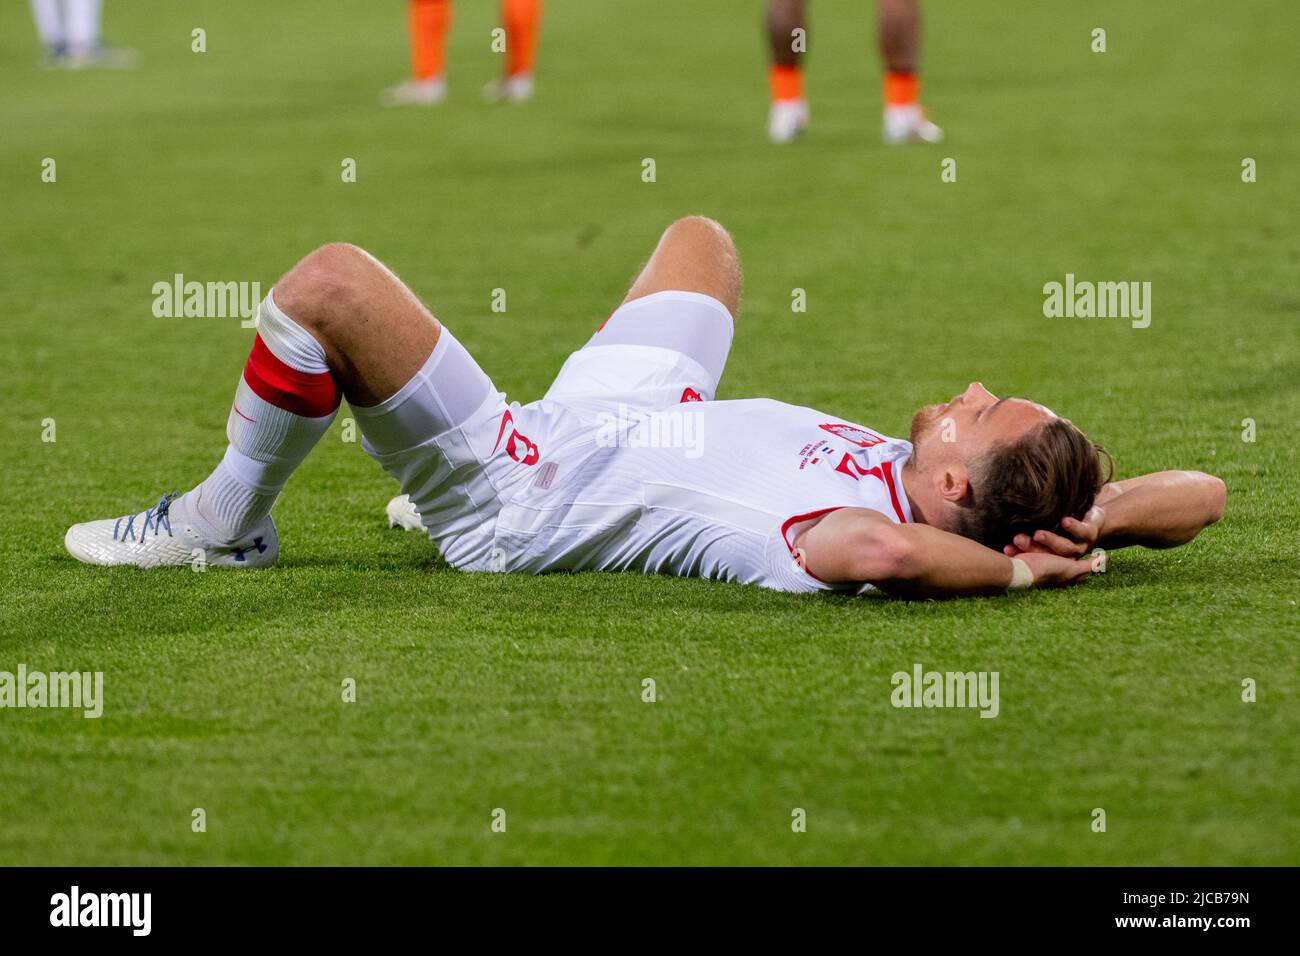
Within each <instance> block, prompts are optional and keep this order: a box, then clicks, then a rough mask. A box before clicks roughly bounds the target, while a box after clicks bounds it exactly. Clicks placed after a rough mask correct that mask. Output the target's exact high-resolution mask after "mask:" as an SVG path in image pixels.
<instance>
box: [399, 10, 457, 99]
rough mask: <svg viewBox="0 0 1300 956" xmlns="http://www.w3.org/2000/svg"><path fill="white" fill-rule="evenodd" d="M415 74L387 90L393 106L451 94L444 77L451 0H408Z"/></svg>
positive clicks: (442, 97) (441, 97)
mask: <svg viewBox="0 0 1300 956" xmlns="http://www.w3.org/2000/svg"><path fill="white" fill-rule="evenodd" d="M406 18H407V26H408V29H409V31H410V38H411V78H410V79H409V80H407V81H406V82H405V83H399V84H398V85H397V86H394V87H391V88H390V89H387V90H385V91H384V102H385V103H387V104H388V105H389V106H408V105H426V106H427V105H431V104H434V103H439V102H441V101H442V100H443V99H444V98H445V97H446V95H447V80H446V78H445V77H444V75H443V74H444V72H445V63H446V49H447V32H448V31H449V30H450V29H451V0H407V5H406Z"/></svg>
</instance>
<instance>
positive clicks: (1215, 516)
mask: <svg viewBox="0 0 1300 956" xmlns="http://www.w3.org/2000/svg"><path fill="white" fill-rule="evenodd" d="M1200 479H1201V485H1202V487H1203V488H1204V494H1205V523H1206V524H1207V525H1211V524H1214V522H1216V521H1218V520H1219V519H1220V518H1222V517H1223V507H1224V505H1225V504H1227V502H1228V486H1227V485H1226V484H1225V483H1224V481H1223V479H1222V478H1218V477H1216V476H1214V475H1205V474H1202V475H1201V476H1200Z"/></svg>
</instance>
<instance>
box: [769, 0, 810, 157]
mask: <svg viewBox="0 0 1300 956" xmlns="http://www.w3.org/2000/svg"><path fill="white" fill-rule="evenodd" d="M800 29H802V30H803V31H805V32H804V34H803V39H802V41H799V40H798V38H797V36H796V33H795V31H796V30H800ZM807 29H808V16H807V11H806V7H805V3H804V0H767V40H768V46H769V48H770V49H771V51H772V65H771V67H770V68H769V69H768V84H769V86H770V87H771V92H772V110H771V113H770V114H769V116H768V124H767V133H768V136H769V138H771V140H772V142H774V143H787V142H789V141H790V140H792V139H794V138H795V137H796V136H798V135H799V134H800V133H801V132H803V130H804V129H805V128H806V127H807V125H808V103H807V101H806V100H805V99H804V96H803V61H804V57H805V56H806V53H805V50H806V49H807V46H806V43H807Z"/></svg>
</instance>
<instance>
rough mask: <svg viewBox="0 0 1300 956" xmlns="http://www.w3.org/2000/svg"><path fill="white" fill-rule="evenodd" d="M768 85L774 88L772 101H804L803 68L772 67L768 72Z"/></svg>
mask: <svg viewBox="0 0 1300 956" xmlns="http://www.w3.org/2000/svg"><path fill="white" fill-rule="evenodd" d="M767 81H768V85H770V86H771V87H772V100H773V101H774V102H780V101H781V100H801V99H803V68H802V67H798V66H776V65H775V64H774V65H773V66H772V68H771V69H770V70H768V72H767Z"/></svg>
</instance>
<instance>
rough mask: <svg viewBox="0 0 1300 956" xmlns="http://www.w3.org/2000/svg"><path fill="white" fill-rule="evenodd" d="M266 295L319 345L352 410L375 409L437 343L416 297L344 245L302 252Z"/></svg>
mask: <svg viewBox="0 0 1300 956" xmlns="http://www.w3.org/2000/svg"><path fill="white" fill-rule="evenodd" d="M272 294H273V296H274V297H275V303H276V305H278V306H279V307H280V308H281V309H282V310H283V311H284V312H285V313H286V314H287V315H288V316H289V317H290V318H292V319H293V320H294V321H295V322H297V323H298V324H299V325H301V326H303V327H304V328H306V329H308V330H309V331H310V332H311V333H312V335H314V336H315V337H316V339H317V340H319V341H320V343H321V345H322V346H324V348H325V356H326V360H327V361H328V362H329V367H330V371H331V372H332V373H333V375H334V377H335V379H336V380H337V381H338V382H339V383H340V384H341V385H342V388H343V394H344V395H345V396H346V397H347V399H348V401H349V402H351V403H352V404H354V405H361V406H370V405H378V404H379V403H380V402H382V401H383V400H384V399H386V398H389V397H390V396H392V395H393V394H395V393H396V392H397V391H398V389H400V388H401V387H402V386H403V385H405V384H406V383H407V382H408V381H410V380H411V378H412V377H413V376H414V375H415V373H416V372H418V371H419V370H420V368H421V367H422V366H423V365H424V363H425V361H426V360H427V359H428V358H429V356H430V355H431V354H432V353H433V348H434V346H435V345H437V344H438V335H439V332H440V329H441V327H440V326H439V325H438V320H437V319H435V318H434V317H433V315H432V313H430V312H429V310H428V309H427V308H425V307H424V305H423V304H422V303H421V302H420V300H419V299H417V298H416V297H415V293H413V292H412V291H411V290H410V289H408V288H407V287H406V286H405V285H404V284H403V283H402V281H401V280H400V279H398V278H397V276H395V275H394V274H393V273H392V272H391V271H389V269H388V268H387V267H386V266H384V264H383V263H381V262H380V261H379V260H378V259H376V258H375V257H374V256H372V255H370V254H369V253H368V252H366V251H365V250H363V249H360V248H358V247H356V246H353V245H349V244H347V243H341V242H339V243H331V244H329V245H326V246H321V247H320V248H319V249H317V250H315V251H314V252H312V253H311V254H309V255H308V256H307V257H306V258H304V259H303V260H302V261H301V262H299V263H298V264H297V265H296V266H294V267H293V268H292V269H290V270H289V272H288V273H287V274H286V275H285V276H284V278H283V279H281V280H280V281H279V282H277V283H276V284H275V288H274V290H273V293H272Z"/></svg>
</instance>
